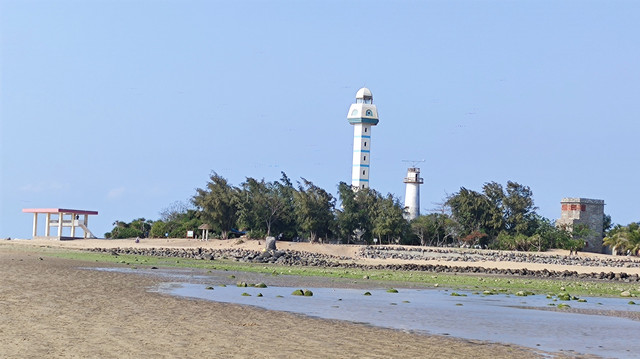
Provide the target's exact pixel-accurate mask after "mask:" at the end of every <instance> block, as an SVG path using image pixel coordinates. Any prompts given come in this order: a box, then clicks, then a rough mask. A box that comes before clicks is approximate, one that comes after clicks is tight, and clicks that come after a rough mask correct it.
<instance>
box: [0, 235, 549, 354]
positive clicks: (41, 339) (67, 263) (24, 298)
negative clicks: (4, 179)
mask: <svg viewBox="0 0 640 359" xmlns="http://www.w3.org/2000/svg"><path fill="white" fill-rule="evenodd" d="M7 243H8V242H5V243H2V245H0V272H1V273H2V275H1V276H0V303H1V304H0V318H1V319H2V320H0V357H18V358H27V357H61V358H70V357H101V358H115V357H117V358H137V357H199V358H201V357H215V358H292V357H307V358H404V357H419V358H447V357H448V358H536V357H542V356H541V353H537V352H535V351H533V350H530V349H526V348H520V347H517V346H512V345H504V344H498V343H486V342H479V341H467V340H459V339H456V338H450V337H445V336H430V335H418V334H412V333H405V332H401V331H396V330H389V329H382V328H375V327H370V326H366V325H360V324H355V323H349V322H342V321H336V320H323V319H316V318H310V317H305V316H302V315H296V314H291V313H284V312H273V311H267V310H263V309H259V308H254V307H245V306H239V305H234V304H224V303H216V302H208V301H203V300H193V299H184V298H176V297H172V296H169V295H164V294H160V293H155V292H150V291H149V289H151V288H154V286H156V285H158V284H159V283H160V281H161V279H159V278H154V277H145V276H132V275H127V274H123V273H117V272H105V271H92V270H86V269H81V267H87V266H97V265H99V266H103V267H104V266H105V264H104V263H98V264H97V263H93V262H89V263H88V262H82V261H72V260H65V259H56V258H52V257H48V256H44V255H41V254H39V253H38V252H37V250H34V249H33V247H31V246H29V247H31V248H30V249H28V250H27V248H26V247H23V246H21V245H16V244H7Z"/></svg>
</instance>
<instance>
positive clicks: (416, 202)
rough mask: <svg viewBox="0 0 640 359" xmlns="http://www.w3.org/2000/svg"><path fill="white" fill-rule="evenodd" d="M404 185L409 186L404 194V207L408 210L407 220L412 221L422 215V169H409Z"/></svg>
mask: <svg viewBox="0 0 640 359" xmlns="http://www.w3.org/2000/svg"><path fill="white" fill-rule="evenodd" d="M404 183H406V184H407V189H406V191H405V194H404V206H405V208H406V209H407V214H406V215H405V218H406V219H407V220H409V221H410V220H412V219H414V218H416V217H418V216H419V215H420V185H421V184H423V183H424V180H423V179H422V178H420V169H419V168H417V167H409V169H408V170H407V177H405V178H404Z"/></svg>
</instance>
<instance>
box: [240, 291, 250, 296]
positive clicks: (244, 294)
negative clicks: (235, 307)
mask: <svg viewBox="0 0 640 359" xmlns="http://www.w3.org/2000/svg"><path fill="white" fill-rule="evenodd" d="M242 296H243V297H250V296H251V294H249V293H247V292H244V293H242Z"/></svg>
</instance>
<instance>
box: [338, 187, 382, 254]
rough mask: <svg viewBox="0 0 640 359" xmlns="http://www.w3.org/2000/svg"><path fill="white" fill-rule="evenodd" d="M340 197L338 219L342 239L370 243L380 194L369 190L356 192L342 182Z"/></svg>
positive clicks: (339, 190)
mask: <svg viewBox="0 0 640 359" xmlns="http://www.w3.org/2000/svg"><path fill="white" fill-rule="evenodd" d="M338 195H339V196H340V204H341V205H340V207H341V208H340V209H339V210H337V211H336V219H337V223H338V228H339V235H340V237H341V238H342V239H344V240H346V241H347V243H349V242H350V241H351V240H352V239H358V240H364V241H366V242H367V243H370V242H371V239H373V219H374V218H375V216H376V212H375V211H376V208H377V205H378V202H379V200H380V198H381V196H380V194H379V193H378V192H376V191H375V190H373V189H369V188H362V189H357V190H354V188H353V187H352V186H350V185H348V184H346V183H344V182H340V183H339V184H338Z"/></svg>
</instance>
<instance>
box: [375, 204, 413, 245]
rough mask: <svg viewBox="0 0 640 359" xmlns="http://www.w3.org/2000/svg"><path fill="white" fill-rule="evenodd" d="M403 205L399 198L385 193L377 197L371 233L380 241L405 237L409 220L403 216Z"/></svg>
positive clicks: (397, 240) (397, 241) (395, 240)
mask: <svg viewBox="0 0 640 359" xmlns="http://www.w3.org/2000/svg"><path fill="white" fill-rule="evenodd" d="M404 214H405V207H404V205H403V204H401V203H400V200H399V199H397V198H395V197H393V195H391V194H387V196H386V197H379V198H378V201H377V204H376V207H375V210H374V218H373V234H374V235H375V236H377V237H378V238H380V243H382V242H383V240H386V241H387V243H392V242H396V243H399V242H400V240H402V239H404V238H406V237H407V233H408V231H409V222H407V220H406V219H405V218H404Z"/></svg>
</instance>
